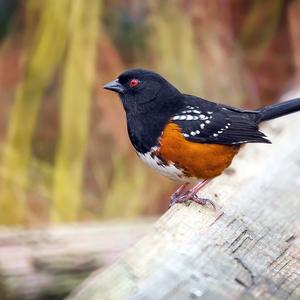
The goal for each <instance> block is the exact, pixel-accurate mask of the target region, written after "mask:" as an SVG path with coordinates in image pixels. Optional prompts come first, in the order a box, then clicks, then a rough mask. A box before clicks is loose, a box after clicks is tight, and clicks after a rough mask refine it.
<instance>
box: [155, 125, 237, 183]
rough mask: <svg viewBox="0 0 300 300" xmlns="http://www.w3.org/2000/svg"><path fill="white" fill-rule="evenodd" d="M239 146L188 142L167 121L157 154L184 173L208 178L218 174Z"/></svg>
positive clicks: (178, 129) (175, 126) (178, 128)
mask: <svg viewBox="0 0 300 300" xmlns="http://www.w3.org/2000/svg"><path fill="white" fill-rule="evenodd" d="M239 148H240V146H237V145H233V146H231V145H218V144H203V143H195V142H190V141H188V140H186V139H185V137H184V136H183V135H182V133H181V130H180V127H179V126H178V125H176V124H174V123H169V124H168V125H167V126H166V127H165V128H164V131H163V134H162V136H161V139H160V148H159V150H158V155H159V156H161V157H162V158H163V159H164V160H166V161H167V162H168V161H170V162H173V163H175V165H176V166H178V167H180V168H182V169H183V170H184V171H185V173H186V175H188V176H192V177H196V178H201V179H209V178H213V177H216V176H218V175H220V174H221V173H222V172H223V171H224V170H225V169H226V168H227V167H228V166H229V165H230V164H231V161H232V159H233V158H234V156H235V155H236V154H237V153H238V151H239Z"/></svg>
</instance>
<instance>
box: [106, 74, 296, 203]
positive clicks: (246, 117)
mask: <svg viewBox="0 0 300 300" xmlns="http://www.w3.org/2000/svg"><path fill="white" fill-rule="evenodd" d="M104 88H105V89H108V90H111V91H114V92H117V93H118V94H119V96H120V98H121V101H122V103H123V106H124V109H125V111H126V116H127V127H128V134H129V138H130V140H131V142H132V144H133V146H134V148H135V150H136V152H137V154H138V156H139V157H140V158H141V159H142V160H143V161H144V162H145V163H146V164H148V165H149V166H150V167H152V168H153V169H155V170H157V171H158V172H159V173H161V174H162V175H165V176H167V177H169V178H171V179H173V180H176V181H181V182H183V185H182V186H181V187H180V188H179V189H178V190H177V191H176V192H175V193H174V194H173V195H172V197H171V205H172V204H174V203H176V202H184V201H186V200H189V199H190V200H192V201H195V202H198V203H200V204H205V203H206V201H207V200H205V199H201V198H199V197H198V196H197V192H198V191H199V190H200V189H201V188H202V187H203V186H204V185H206V184H207V183H208V182H209V181H210V180H211V179H212V178H214V177H216V176H218V175H220V174H221V173H222V172H223V171H224V170H225V169H226V168H227V167H228V166H229V165H230V164H231V162H232V159H233V158H234V156H235V155H236V154H237V153H238V151H239V149H240V146H241V145H243V144H246V143H270V141H269V140H268V139H267V138H266V136H265V135H264V134H263V133H262V132H260V131H259V130H258V124H259V123H261V122H263V121H267V120H271V119H274V118H278V117H281V116H284V115H286V114H290V113H293V112H296V111H299V110H300V99H293V100H289V101H286V102H282V103H277V104H274V105H270V106H266V107H264V108H261V109H257V110H244V109H239V108H234V107H230V106H227V105H223V104H217V103H214V102H210V101H207V100H204V99H201V98H199V97H195V96H191V95H186V94H183V93H181V92H180V91H178V90H177V89H176V88H175V87H174V86H173V85H171V84H170V83H169V82H168V81H167V80H166V79H164V78H163V77H162V76H160V75H159V74H157V73H154V72H151V71H147V70H142V69H132V70H128V71H126V72H124V73H122V74H121V75H120V76H119V77H118V78H117V79H116V80H114V81H112V82H110V83H108V84H106V85H105V86H104ZM195 179H198V180H199V179H200V180H201V181H200V182H199V183H198V184H197V185H195V187H193V188H192V189H191V190H188V191H186V187H187V185H188V184H189V183H190V182H192V181H194V180H195Z"/></svg>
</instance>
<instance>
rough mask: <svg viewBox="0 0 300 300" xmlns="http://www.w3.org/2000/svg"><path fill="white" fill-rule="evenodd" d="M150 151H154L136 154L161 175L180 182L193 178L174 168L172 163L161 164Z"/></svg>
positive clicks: (189, 180)
mask: <svg viewBox="0 0 300 300" xmlns="http://www.w3.org/2000/svg"><path fill="white" fill-rule="evenodd" d="M154 150H155V149H154ZM152 152H154V151H150V152H147V153H145V154H141V153H138V152H137V155H138V156H139V158H140V159H141V160H142V161H143V162H144V163H145V164H147V165H148V166H149V167H150V168H152V169H154V170H155V171H157V172H159V173H160V174H161V175H163V176H166V177H168V178H170V179H172V180H175V181H182V182H191V181H193V180H194V178H189V177H186V176H185V174H184V172H183V170H181V169H179V168H176V167H175V165H174V164H169V165H165V164H163V162H162V161H161V160H160V159H159V158H158V157H155V156H153V155H151V153H152Z"/></svg>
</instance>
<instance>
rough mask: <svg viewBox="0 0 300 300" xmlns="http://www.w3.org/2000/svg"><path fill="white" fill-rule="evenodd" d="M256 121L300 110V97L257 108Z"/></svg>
mask: <svg viewBox="0 0 300 300" xmlns="http://www.w3.org/2000/svg"><path fill="white" fill-rule="evenodd" d="M257 111H258V113H259V118H258V122H263V121H268V120H272V119H276V118H279V117H282V116H285V115H288V114H291V113H294V112H296V111H300V98H297V99H292V100H288V101H284V102H280V103H276V104H272V105H269V106H266V107H263V108H261V109H258V110H257Z"/></svg>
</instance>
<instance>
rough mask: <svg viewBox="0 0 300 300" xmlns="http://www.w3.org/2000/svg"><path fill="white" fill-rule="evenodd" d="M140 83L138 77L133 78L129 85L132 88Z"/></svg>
mask: <svg viewBox="0 0 300 300" xmlns="http://www.w3.org/2000/svg"><path fill="white" fill-rule="evenodd" d="M138 84H139V81H138V80H137V79H131V80H130V82H129V86H130V87H131V88H134V87H136V86H137V85H138Z"/></svg>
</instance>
